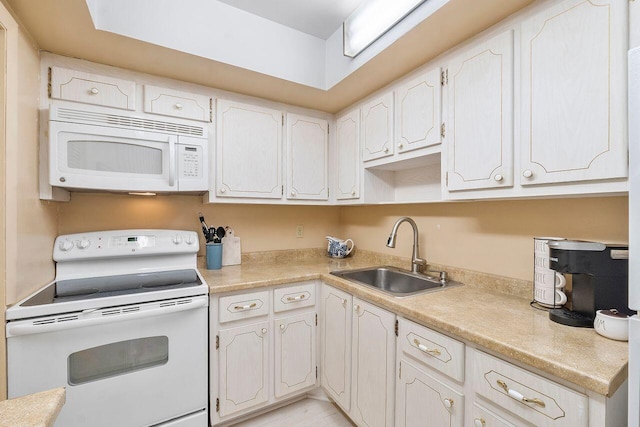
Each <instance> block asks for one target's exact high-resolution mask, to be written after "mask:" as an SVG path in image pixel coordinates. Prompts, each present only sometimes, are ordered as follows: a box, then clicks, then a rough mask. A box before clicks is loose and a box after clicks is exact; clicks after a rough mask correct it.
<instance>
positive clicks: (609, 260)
mask: <svg viewBox="0 0 640 427" xmlns="http://www.w3.org/2000/svg"><path fill="white" fill-rule="evenodd" d="M548 245H549V268H551V269H552V270H555V271H557V272H559V273H564V274H571V275H572V276H571V279H572V291H571V310H569V309H567V308H561V309H554V310H551V311H550V312H549V318H550V319H551V320H553V321H554V322H557V323H561V324H563V325H569V326H579V327H593V320H594V318H595V316H596V311H597V310H608V309H611V308H615V309H617V310H618V311H619V312H620V313H625V314H629V315H631V314H635V312H634V311H631V310H629V299H628V289H627V283H628V271H629V247H628V246H621V245H605V244H603V243H598V242H585V241H577V240H561V241H550V242H549V243H548Z"/></svg>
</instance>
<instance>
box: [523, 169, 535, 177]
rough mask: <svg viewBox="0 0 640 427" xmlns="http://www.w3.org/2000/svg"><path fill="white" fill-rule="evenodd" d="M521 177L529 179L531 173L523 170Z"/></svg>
mask: <svg viewBox="0 0 640 427" xmlns="http://www.w3.org/2000/svg"><path fill="white" fill-rule="evenodd" d="M522 176H524V177H525V178H531V177H532V176H533V172H532V171H531V170H529V169H525V170H524V171H522Z"/></svg>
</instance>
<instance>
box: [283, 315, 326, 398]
mask: <svg viewBox="0 0 640 427" xmlns="http://www.w3.org/2000/svg"><path fill="white" fill-rule="evenodd" d="M315 320H316V314H315V313H306V314H303V315H300V316H293V317H286V318H284V319H278V320H276V321H275V327H276V330H275V363H276V365H275V374H276V375H275V381H276V384H275V393H276V397H282V396H285V395H287V394H289V393H293V392H295V391H298V390H302V389H304V388H306V387H309V386H312V385H314V384H315V383H316V324H315Z"/></svg>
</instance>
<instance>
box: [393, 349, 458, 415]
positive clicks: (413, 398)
mask: <svg viewBox="0 0 640 427" xmlns="http://www.w3.org/2000/svg"><path fill="white" fill-rule="evenodd" d="M400 373H401V375H400V379H399V380H398V393H397V396H398V402H397V408H396V410H397V416H396V425H397V427H405V426H406V427H412V426H427V425H428V426H430V427H462V425H463V420H464V395H462V394H461V393H459V392H457V391H455V390H454V389H452V388H451V387H448V386H446V385H445V384H443V383H441V382H440V381H438V380H436V379H435V378H433V377H431V376H430V375H428V374H427V373H425V372H424V371H422V370H420V369H418V368H416V367H415V366H413V365H411V364H410V363H408V362H406V360H404V359H402V361H401V368H400Z"/></svg>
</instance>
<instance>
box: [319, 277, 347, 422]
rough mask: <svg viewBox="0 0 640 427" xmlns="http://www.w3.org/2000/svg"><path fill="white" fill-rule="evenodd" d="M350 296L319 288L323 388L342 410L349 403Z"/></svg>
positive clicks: (337, 291)
mask: <svg viewBox="0 0 640 427" xmlns="http://www.w3.org/2000/svg"><path fill="white" fill-rule="evenodd" d="M351 301H352V297H351V295H349V294H347V293H345V292H342V291H339V290H337V289H334V288H332V287H330V286H326V285H323V286H322V313H321V319H322V369H321V372H322V388H323V389H324V390H325V392H326V393H327V394H328V395H329V396H330V397H331V398H332V399H334V400H335V401H336V402H337V403H338V404H339V405H340V406H341V407H342V408H343V409H344V410H345V411H349V404H350V401H351Z"/></svg>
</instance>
